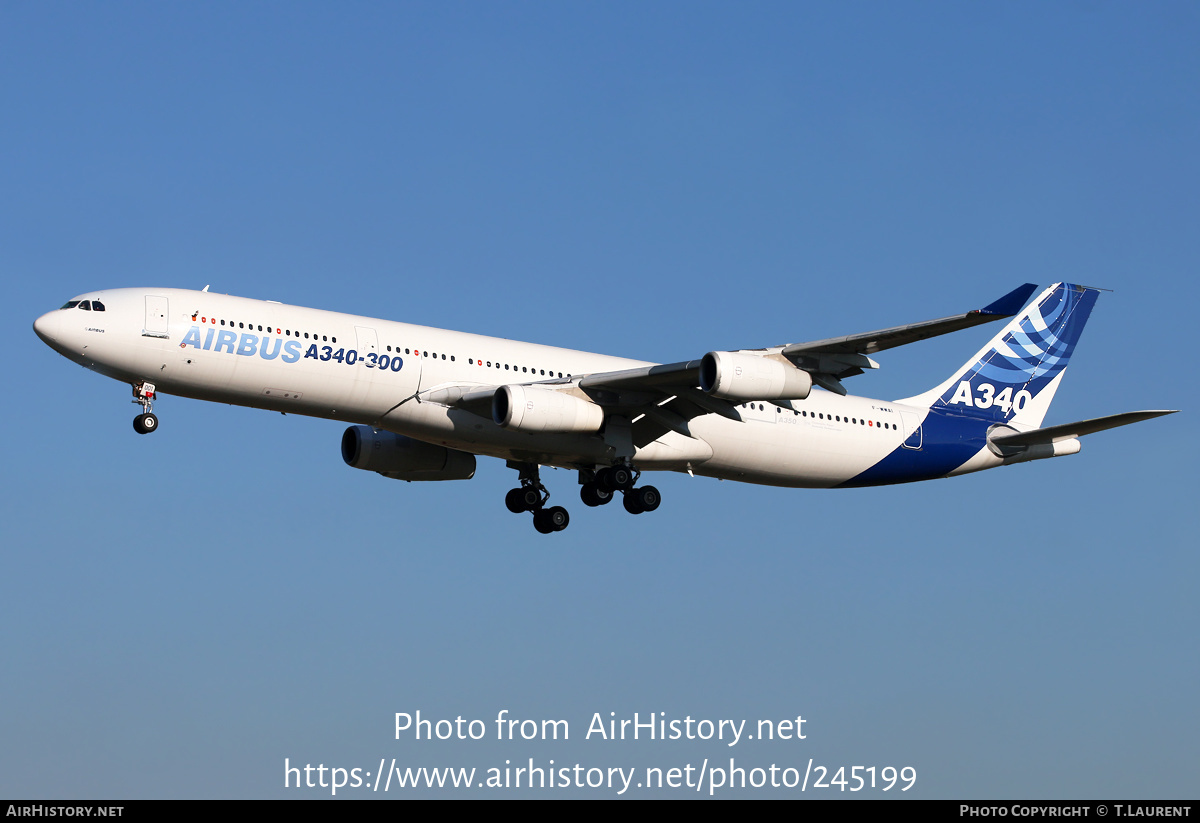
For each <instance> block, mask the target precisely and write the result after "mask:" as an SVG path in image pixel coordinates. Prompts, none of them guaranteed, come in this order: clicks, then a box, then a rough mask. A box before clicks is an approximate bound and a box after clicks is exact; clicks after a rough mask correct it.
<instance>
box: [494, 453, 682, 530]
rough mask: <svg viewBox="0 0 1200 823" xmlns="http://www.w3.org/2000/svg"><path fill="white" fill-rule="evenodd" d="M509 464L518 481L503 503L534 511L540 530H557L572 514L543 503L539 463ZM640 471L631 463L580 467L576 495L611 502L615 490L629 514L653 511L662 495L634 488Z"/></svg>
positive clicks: (600, 503) (510, 507)
mask: <svg viewBox="0 0 1200 823" xmlns="http://www.w3.org/2000/svg"><path fill="white" fill-rule="evenodd" d="M508 466H509V468H511V469H516V470H517V471H518V472H519V473H520V478H521V485H520V487H519V488H515V489H512V490H510V491H509V493H508V494H506V495H505V496H504V505H505V506H507V507H508V510H509V511H510V512H512V513H514V514H520V513H521V512H533V527H534V528H535V529H537V530H538V531H539V532H541V533H542V534H550V532H560V531H562V530H563V529H565V528H566V527H567V525H568V524H569V523H570V522H571V516H570V515H569V514H568V513H567V510H566V509H564V508H563V507H562V506H550V507H549V508H547V507H546V501H547V500H549V499H550V493H549V492H547V491H546V487H545V486H543V485H542V481H541V479H540V478H539V476H538V467H537V466H536V465H533V464H531V463H515V462H512V461H509V464H508ZM639 477H641V472H639V471H638V470H637V469H635V468H633V467H632V466H624V465H617V466H607V467H605V468H602V469H600V470H599V471H593V470H591V469H580V470H579V479H580V481H581V482H582V484H583V485H582V487H581V488H580V490H579V497H580V498H581V499H582V500H583V502H584V504H585V505H588V506H593V507H594V506H603V505H605V504H607V503H611V502H612V499H613V497H614V496H615V495H616V493H617V492H621V494H622V495H623V497H624V500H623V502H624V504H625V511H627V512H629V513H630V514H642V513H643V512H652V511H654V510H655V509H657V508H658V504H659V503H661V502H662V496H661V495H660V494H659V493H658V489H656V488H654V487H653V486H641V487H637V488H635V486H634V484H635V483H637V480H638V478H639Z"/></svg>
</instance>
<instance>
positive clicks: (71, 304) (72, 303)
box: [62, 300, 79, 309]
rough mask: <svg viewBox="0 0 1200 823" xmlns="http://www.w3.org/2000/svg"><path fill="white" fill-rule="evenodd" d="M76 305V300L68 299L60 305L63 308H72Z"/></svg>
mask: <svg viewBox="0 0 1200 823" xmlns="http://www.w3.org/2000/svg"><path fill="white" fill-rule="evenodd" d="M78 305H79V301H78V300H68V301H67V302H66V303H63V305H62V307H63V308H64V309H73V308H75V307H76V306H78Z"/></svg>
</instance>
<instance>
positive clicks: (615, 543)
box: [0, 2, 1200, 799]
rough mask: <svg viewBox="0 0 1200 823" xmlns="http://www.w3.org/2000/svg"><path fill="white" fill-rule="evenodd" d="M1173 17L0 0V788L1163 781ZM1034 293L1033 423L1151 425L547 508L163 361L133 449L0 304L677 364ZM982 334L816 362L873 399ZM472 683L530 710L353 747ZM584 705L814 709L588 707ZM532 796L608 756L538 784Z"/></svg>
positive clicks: (1089, 9) (1186, 459)
mask: <svg viewBox="0 0 1200 823" xmlns="http://www.w3.org/2000/svg"><path fill="white" fill-rule="evenodd" d="M1198 35H1200V12H1198V11H1197V9H1196V8H1195V6H1193V5H1190V4H1185V3H1143V4H1137V5H1133V4H1118V3H1108V2H1071V3H1060V4H1056V5H1052V6H1047V5H1045V4H1033V3H1010V4H1003V5H1001V6H996V7H990V8H989V7H982V6H979V5H963V4H955V3H947V4H939V3H922V4H853V5H849V6H847V5H843V4H821V5H813V4H798V3H779V4H774V3H760V4H754V5H751V6H748V7H744V6H736V7H735V6H734V5H733V4H715V3H657V4H642V3H607V4H550V3H520V4H498V3H490V4H457V5H452V4H437V3H427V4H413V3H404V4H400V3H396V4H374V3H355V4H337V5H334V4H315V3H286V4H285V3H209V4H195V5H186V4H168V5H162V4H151V3H108V4H70V5H63V4H35V3H6V4H4V5H3V6H2V7H0V77H2V78H3V82H2V83H0V111H3V117H2V118H0V147H3V149H4V151H3V155H2V156H3V160H0V191H3V192H4V197H3V198H0V270H2V271H3V272H4V282H5V284H6V286H7V287H8V299H7V300H6V301H5V310H4V316H5V318H6V320H7V322H6V323H4V324H3V327H2V328H0V344H2V345H3V351H4V352H5V353H6V356H5V357H4V358H3V360H2V361H0V363H2V364H3V365H2V366H0V368H3V369H4V377H5V383H6V385H8V386H9V387H10V389H9V398H10V399H9V402H8V403H7V404H6V408H5V410H4V411H3V412H0V413H2V414H3V416H4V421H5V423H6V426H5V428H6V430H7V431H8V434H9V436H8V437H7V438H5V444H4V453H5V461H4V464H5V466H6V467H7V469H8V471H6V472H5V475H4V478H3V480H0V484H2V486H0V488H2V490H3V494H2V495H0V506H2V507H3V508H2V509H0V513H2V515H3V517H2V518H0V537H2V539H0V545H2V546H3V553H2V555H0V556H2V558H3V566H2V569H3V574H4V579H5V580H6V581H7V584H8V585H7V588H6V596H5V597H4V598H3V599H2V600H0V621H2V625H3V626H4V629H3V630H2V632H0V660H2V661H3V663H2V664H0V695H2V698H3V699H2V700H0V705H2V706H3V708H0V741H2V742H0V795H4V796H9V797H14V796H29V797H48V798H49V797H53V798H81V797H97V798H100V797H115V798H130V797H280V796H284V797H306V796H313V797H322V796H327V795H328V790H314V791H308V790H295V789H292V790H290V791H288V790H285V789H284V787H283V765H284V759H285V758H288V759H289V762H290V763H291V764H292V765H296V764H297V763H299V764H303V763H313V764H318V763H324V764H326V765H329V766H342V767H345V768H354V767H359V768H363V769H364V770H371V771H374V770H375V769H376V768H377V765H378V763H379V761H380V759H381V758H387V759H391V758H396V759H397V762H398V763H403V764H405V765H413V766H439V767H440V766H467V767H470V766H474V767H477V768H479V769H480V770H485V769H487V768H489V767H493V766H498V765H499V766H503V761H504V760H506V759H508V760H511V761H512V762H513V763H514V764H515V763H517V762H518V761H521V762H524V761H525V760H527V759H528V758H530V757H533V758H535V760H537V761H539V763H541V764H542V765H544V764H545V762H546V761H548V760H550V759H554V760H555V762H556V764H559V765H573V764H575V763H579V764H581V765H583V766H585V767H610V766H622V767H626V768H628V767H630V766H634V765H637V766H661V767H663V768H664V769H665V768H670V767H672V766H683V765H685V764H687V763H693V764H699V763H700V761H702V760H703V759H705V758H710V760H712V761H713V762H716V761H717V760H719V759H720V758H728V757H730V756H733V757H735V758H736V759H737V762H738V764H739V765H743V766H745V767H747V768H751V767H754V766H759V767H765V766H769V765H770V764H771V763H776V764H778V765H780V766H796V765H797V764H799V765H800V767H801V768H802V767H803V766H804V765H805V764H807V762H808V759H809V758H812V759H813V761H814V763H816V764H818V765H820V764H826V765H828V766H831V767H834V768H836V767H837V766H847V767H849V766H854V765H861V766H877V767H880V768H882V767H884V766H889V765H891V766H897V767H899V766H913V767H915V768H916V770H917V774H918V780H917V784H916V786H915V788H914V789H912V790H911V791H910V792H908V795H909V796H912V795H917V796H921V797H987V798H1003V797H1043V798H1052V797H1125V798H1131V799H1132V798H1139V797H1195V795H1196V790H1197V785H1198V784H1197V778H1196V774H1197V766H1198V765H1200V764H1198V763H1197V754H1196V748H1195V737H1196V733H1197V731H1198V729H1200V723H1198V720H1200V716H1198V714H1197V707H1196V701H1195V695H1196V694H1197V692H1200V660H1198V657H1197V653H1196V641H1195V638H1196V636H1197V629H1198V628H1200V607H1198V606H1197V604H1196V597H1195V591H1194V590H1195V581H1196V579H1197V572H1198V571H1200V568H1198V562H1197V559H1196V550H1195V549H1196V546H1195V540H1196V539H1195V534H1196V526H1197V515H1196V506H1195V497H1196V491H1197V484H1196V480H1195V470H1194V466H1195V465H1196V462H1197V460H1198V459H1200V454H1197V448H1196V445H1195V443H1196V440H1195V438H1194V437H1191V436H1189V434H1188V432H1189V431H1190V423H1189V420H1190V417H1191V411H1190V410H1191V409H1194V408H1195V406H1196V403H1195V402H1194V401H1195V399H1196V389H1195V387H1194V381H1193V380H1192V379H1191V377H1190V367H1189V366H1188V365H1187V364H1188V362H1189V361H1188V358H1189V357H1190V356H1191V348H1192V346H1191V345H1190V344H1191V343H1192V340H1191V337H1192V335H1191V334H1189V332H1190V330H1191V329H1193V328H1194V324H1195V321H1194V318H1193V316H1192V310H1191V307H1192V306H1193V305H1195V303H1196V298H1197V286H1196V278H1195V271H1196V269H1197V263H1198V259H1197V258H1198V253H1197V242H1196V226H1197V225H1200V201H1198V198H1197V192H1200V174H1198V171H1200V161H1198V160H1197V154H1196V151H1195V147H1196V145H1197V144H1198V141H1200V98H1198V97H1197V95H1196V93H1195V90H1196V88H1197V81H1198V80H1200V71H1198V69H1200V65H1198V60H1197V56H1196V49H1195V43H1196V42H1197V39H1198ZM1058 280H1070V281H1073V282H1080V283H1085V284H1088V285H1095V286H1101V287H1105V288H1108V289H1112V290H1113V291H1114V293H1112V294H1104V295H1102V297H1101V299H1100V302H1099V303H1098V305H1097V308H1096V310H1095V312H1094V313H1093V315H1092V320H1091V322H1090V324H1089V326H1088V329H1087V331H1086V332H1085V333H1084V336H1083V339H1082V341H1081V345H1080V346H1079V348H1078V350H1077V351H1076V355H1075V358H1074V359H1073V361H1072V365H1071V368H1070V370H1069V372H1068V374H1067V376H1066V378H1065V381H1064V383H1063V386H1062V389H1061V391H1060V392H1059V393H1058V397H1057V400H1056V402H1055V405H1054V407H1053V408H1052V409H1051V411H1050V415H1049V417H1048V418H1047V423H1050V424H1053V423H1061V422H1068V421H1071V420H1076V419H1080V418H1085V417H1092V416H1097V415H1101V414H1108V413H1115V412H1119V411H1125V410H1130V409H1140V408H1179V409H1183V410H1184V411H1183V413H1181V414H1179V415H1175V416H1172V417H1170V418H1167V419H1162V420H1156V421H1151V422H1148V423H1144V424H1140V425H1137V426H1132V427H1128V428H1125V429H1121V430H1117V431H1112V432H1107V433H1102V434H1097V435H1095V436H1092V437H1089V438H1087V440H1086V441H1085V442H1084V449H1083V452H1082V453H1081V454H1080V455H1078V456H1075V457H1071V458H1069V459H1062V460H1054V461H1045V462H1040V463H1035V464H1031V465H1027V466H1019V467H1014V468H1011V469H1006V470H1002V471H996V472H989V473H984V474H981V475H975V476H969V477H964V478H958V479H955V480H951V481H936V482H931V483H924V484H916V485H912V486H902V487H893V488H879V489H865V490H854V491H834V492H820V491H798V490H785V489H771V488H759V487H753V486H741V485H737V484H732V483H720V482H717V481H713V480H707V479H691V478H688V477H686V476H675V475H669V476H663V477H661V478H656V479H655V481H654V482H655V484H656V485H657V486H658V487H659V488H660V489H661V490H662V492H663V495H664V502H663V505H662V507H661V508H660V509H659V510H658V511H657V512H656V513H654V514H653V515H643V516H640V517H637V518H633V517H630V516H628V515H626V514H625V513H624V512H622V511H619V510H613V508H612V507H609V508H607V509H604V510H589V509H586V508H585V507H584V506H583V505H582V504H581V503H579V501H578V498H577V497H576V484H575V478H574V477H573V476H572V475H570V474H569V473H567V472H553V471H547V472H546V473H545V480H546V482H547V485H548V486H549V488H550V491H551V493H552V494H554V495H555V499H556V502H566V503H567V505H568V506H569V508H570V510H571V513H572V517H573V519H572V523H571V527H570V528H569V529H568V530H567V531H565V532H563V533H561V534H558V535H554V536H551V537H550V538H548V539H547V538H543V537H542V536H540V535H537V534H536V533H534V532H533V530H532V529H531V528H530V527H529V524H528V523H527V522H525V521H526V519H527V518H518V517H515V516H513V515H511V514H509V513H508V512H507V510H505V508H504V505H503V494H504V492H505V491H506V490H507V489H508V488H510V487H511V486H512V485H513V480H514V478H513V473H512V472H511V471H509V470H507V469H505V468H504V467H503V465H501V464H500V463H499V462H497V461H492V460H486V459H484V460H481V461H480V468H479V471H478V473H477V475H476V477H475V478H474V479H473V480H472V481H470V482H465V483H444V484H428V485H421V484H402V483H397V482H393V481H389V480H385V479H383V478H380V477H378V476H376V475H373V474H370V473H366V472H355V471H353V470H351V469H349V468H347V467H346V466H344V465H343V464H342V462H341V460H340V457H339V453H338V444H339V441H340V435H341V431H342V428H343V427H342V426H341V425H339V424H335V423H332V422H329V421H322V420H311V419H304V418H297V417H292V416H289V417H281V416H279V415H272V414H268V413H266V412H260V411H254V410H248V409H239V408H232V407H227V406H218V405H211V404H203V403H200V402H197V401H190V400H182V399H176V398H169V397H167V398H163V399H162V400H161V401H160V403H159V404H158V405H157V406H156V411H157V412H158V414H159V417H160V419H161V430H160V431H159V432H157V433H156V434H155V435H154V436H153V437H138V436H137V435H136V434H134V432H133V431H132V428H131V426H130V419H131V418H132V416H133V414H134V412H135V408H134V406H132V405H130V404H129V402H128V401H129V397H128V394H129V390H128V388H127V387H125V386H122V385H119V384H117V383H114V382H113V381H110V380H108V379H106V378H103V377H100V376H99V375H95V374H92V373H90V372H86V371H84V370H81V369H79V368H77V367H75V366H73V365H71V364H70V363H68V362H67V361H66V360H64V359H63V358H61V357H60V356H58V355H57V354H56V353H54V352H53V351H51V350H50V349H48V348H47V347H45V346H43V345H42V344H41V343H40V341H38V339H37V338H36V337H35V336H34V334H33V332H32V329H31V323H32V321H33V319H34V318H35V317H36V316H38V315H39V314H41V313H43V312H45V311H47V310H49V309H51V308H54V307H56V306H58V305H60V304H61V303H62V302H63V301H64V300H65V299H67V298H68V297H70V296H72V295H74V294H77V293H80V292H84V291H87V290H91V289H96V288H107V287H121V286H138V285H146V286H171V287H182V288H201V287H203V286H204V285H205V284H211V285H212V289H213V290H214V291H218V292H228V293H231V294H239V295H245V296H249V297H257V298H267V299H275V300H281V301H284V302H288V303H294V304H298V305H305V306H316V307H320V308H328V309H334V310H340V311H346V312H353V313H356V314H366V315H373V316H382V317H386V318H389V319H395V320H403V321H409V322H416V323H422V324H426V325H433V326H442V327H448V328H454V329H462V330H468V331H473V332H479V333H484V334H494V335H498V336H503V337H509V338H516V339H527V340H532V341H535V342H539V343H546V344H550V345H560V346H569V347H572V348H580V349H585V350H592V351H601V352H605V353H609V354H617V355H623V356H629V357H636V358H640V359H647V360H658V361H675V360H681V359H687V358H694V357H698V356H699V355H701V354H703V353H705V352H707V351H710V350H714V349H728V348H736V347H745V346H760V345H770V344H779V343H784V342H794V341H800V340H811V339H820V338H823V337H829V336H835V335H840V334H848V333H852V332H856V331H864V330H868V329H873V328H878V327H881V326H887V325H894V324H898V323H903V322H910V321H915V320H923V319H927V318H930V317H937V316H942V315H946V314H951V313H955V312H959V311H963V310H966V309H970V308H975V307H977V306H980V305H983V304H985V303H987V302H990V301H991V300H992V299H994V298H996V297H998V296H1000V295H1001V294H1003V293H1005V292H1007V291H1009V290H1010V289H1011V288H1013V287H1015V286H1017V285H1019V284H1021V283H1024V282H1035V283H1040V284H1043V285H1045V284H1049V283H1052V282H1055V281H1058ZM991 333H992V330H988V329H986V328H985V329H976V330H970V331H966V332H961V333H959V334H956V335H951V336H949V337H947V338H942V339H939V340H936V341H929V342H926V343H921V344H916V345H913V346H910V347H906V348H904V349H900V350H895V351H891V352H887V353H884V354H882V355H880V356H878V357H877V359H878V360H879V361H880V362H881V364H882V365H883V368H882V369H881V370H880V371H879V372H878V373H874V374H868V375H864V376H862V377H858V378H854V380H853V383H852V385H851V386H850V389H851V391H852V392H854V393H857V394H864V395H868V396H876V397H882V398H895V397H903V396H907V395H910V394H914V393H916V392H918V391H921V390H924V389H926V388H929V387H931V386H932V385H934V384H935V383H937V382H939V381H940V380H941V379H943V378H944V377H946V376H947V375H948V374H949V373H950V371H951V370H953V369H955V368H956V367H957V366H959V365H960V364H961V363H962V362H963V361H965V360H966V359H967V358H968V357H969V356H970V355H971V354H973V353H974V351H975V350H976V349H977V348H978V346H979V345H980V344H981V342H982V341H983V340H985V339H987V337H989V336H990V334H991ZM502 709H507V710H508V711H509V712H510V716H512V717H520V718H537V719H542V718H561V719H566V720H568V721H569V722H570V724H571V734H572V738H571V740H570V741H567V742H562V741H560V742H558V743H549V742H522V741H517V742H512V743H507V742H497V741H495V740H486V741H466V742H459V741H445V742H442V741H414V740H412V739H411V738H405V739H402V740H396V739H394V733H393V716H394V714H395V713H396V712H415V711H417V710H420V711H421V712H422V716H424V717H432V718H439V717H443V718H454V717H455V716H458V715H461V716H463V717H464V718H466V719H471V718H479V719H483V720H486V721H491V720H492V719H494V717H495V716H496V714H497V712H498V711H500V710H502ZM596 712H599V713H601V714H602V715H603V716H605V717H607V716H608V713H609V712H616V713H617V716H618V717H632V714H633V713H634V712H639V713H640V714H641V715H642V716H643V717H644V716H645V715H646V714H647V713H650V712H666V717H667V718H683V717H685V716H689V715H690V716H692V717H694V718H710V719H719V718H731V719H746V720H748V721H749V723H750V724H753V723H754V722H756V721H757V720H758V719H762V718H769V719H782V718H787V717H795V716H796V715H803V716H804V717H805V718H806V721H807V723H806V732H807V735H808V736H807V738H806V739H805V740H803V741H789V742H787V743H783V742H779V741H776V742H766V741H746V742H743V743H740V744H739V745H738V746H736V747H734V748H732V749H730V748H728V747H725V746H722V745H721V744H720V743H715V742H702V741H659V742H655V743H651V742H647V741H645V740H642V741H637V742H633V741H625V742H603V741H597V740H596V739H595V738H593V739H591V740H584V739H583V734H584V732H585V731H586V730H587V726H588V723H589V720H590V719H591V718H592V716H593V714H594V713H596ZM490 728H492V727H490ZM631 793H632V794H634V795H635V796H647V795H649V794H652V793H651V792H649V791H647V790H642V791H641V792H638V791H633V792H631ZM768 793H769V792H767V791H765V790H763V791H750V790H747V791H746V792H745V793H743V794H745V795H746V796H760V795H766V794H768ZM437 794H439V795H449V794H454V792H450V791H444V792H439V793H437ZM468 794H469V795H470V796H484V795H485V794H487V793H486V792H480V791H479V790H473V791H472V792H468ZM508 794H516V792H511V793H508ZM565 794H574V795H579V796H582V795H589V794H594V795H595V796H599V797H608V796H612V795H613V792H611V791H609V790H607V789H603V790H595V791H589V790H578V791H576V790H571V791H569V792H568V791H566V790H559V791H558V792H557V793H554V792H549V791H542V792H534V796H561V795H565ZM653 794H656V795H658V794H661V795H662V796H668V797H670V796H679V795H680V791H678V790H672V791H664V792H661V793H653ZM684 794H686V793H684ZM737 794H738V793H729V794H728V795H726V796H735V795H737ZM786 794H795V793H794V792H792V793H786ZM864 794H866V795H868V796H884V795H883V794H882V793H879V792H875V793H871V792H865V793H864ZM889 794H895V790H893V791H892V792H890V793H889ZM348 795H349V796H366V793H364V792H363V790H359V791H358V793H357V794H356V793H354V792H348ZM339 796H342V795H339ZM505 796H507V794H506V795H505ZM816 796H821V795H820V794H817V795H816Z"/></svg>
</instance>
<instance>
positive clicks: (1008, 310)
mask: <svg viewBox="0 0 1200 823" xmlns="http://www.w3.org/2000/svg"><path fill="white" fill-rule="evenodd" d="M1037 289H1038V287H1037V284H1036V283H1026V284H1025V285H1024V286H1018V287H1017V288H1015V289H1013V290H1012V291H1010V292H1009V293H1008V294H1006V295H1004V296H1003V297H1001V298H1000V299H999V300H996V301H995V302H993V303H989V304H988V305H986V306H984V307H983V308H982V309H977V310H975V311H974V312H972V314H995V315H998V316H1000V317H1012V316H1013V315H1014V314H1016V313H1017V312H1019V311H1020V310H1021V308H1022V307H1023V306H1024V305H1025V303H1026V302H1027V301H1028V300H1029V298H1030V297H1032V296H1033V293H1034V292H1035V291H1037Z"/></svg>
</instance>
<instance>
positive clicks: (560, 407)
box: [492, 386, 604, 432]
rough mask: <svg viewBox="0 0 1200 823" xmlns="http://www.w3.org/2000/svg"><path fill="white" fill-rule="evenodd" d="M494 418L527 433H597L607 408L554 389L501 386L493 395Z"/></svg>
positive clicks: (502, 424) (502, 423) (499, 423)
mask: <svg viewBox="0 0 1200 823" xmlns="http://www.w3.org/2000/svg"><path fill="white" fill-rule="evenodd" d="M492 420H494V421H495V422H496V425H497V426H503V427H504V428H506V429H516V430H517V431H525V432H596V431H600V428H601V426H603V425H604V410H603V409H601V408H600V407H599V406H597V405H596V404H595V403H592V402H590V401H588V400H583V399H581V398H578V397H576V396H575V395H573V394H566V393H564V392H560V391H554V390H553V389H543V388H538V387H536V386H501V387H500V388H498V389H497V390H496V393H495V394H494V395H492Z"/></svg>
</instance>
